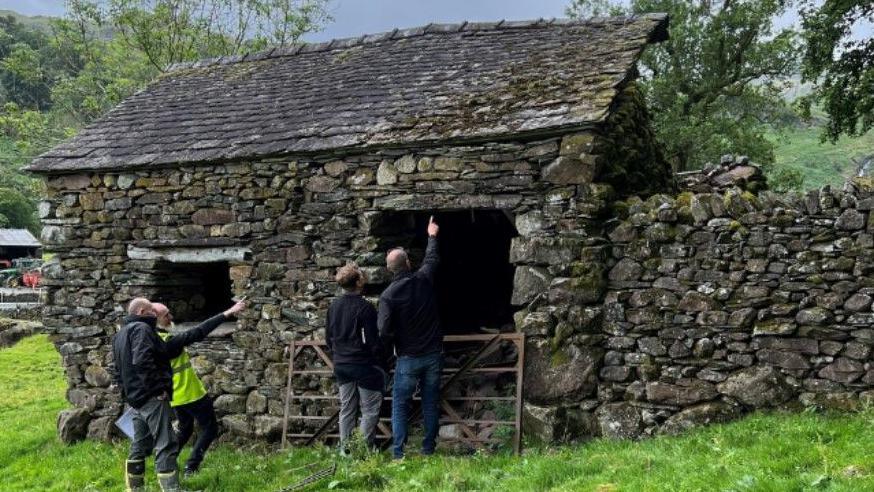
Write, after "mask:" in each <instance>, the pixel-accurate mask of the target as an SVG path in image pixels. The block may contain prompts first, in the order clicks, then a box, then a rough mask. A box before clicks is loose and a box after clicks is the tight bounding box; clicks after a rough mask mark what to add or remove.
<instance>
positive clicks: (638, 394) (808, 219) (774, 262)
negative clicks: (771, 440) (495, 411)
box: [548, 188, 874, 436]
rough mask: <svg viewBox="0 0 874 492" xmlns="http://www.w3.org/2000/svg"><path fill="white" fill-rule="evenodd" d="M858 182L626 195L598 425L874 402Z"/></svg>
mask: <svg viewBox="0 0 874 492" xmlns="http://www.w3.org/2000/svg"><path fill="white" fill-rule="evenodd" d="M848 189H849V191H836V190H832V189H829V188H824V189H822V190H820V191H811V192H809V193H807V194H804V195H777V194H774V193H770V192H763V193H761V194H759V195H758V196H754V195H751V194H749V193H746V192H741V191H739V190H729V191H728V192H726V193H723V194H691V193H683V194H680V195H679V196H676V197H669V196H665V195H655V196H652V197H650V198H648V199H647V200H646V201H642V200H640V199H638V198H631V199H629V200H627V201H625V202H621V203H617V204H615V207H614V208H615V209H616V211H617V215H618V219H617V220H615V221H614V222H613V223H612V227H611V230H610V231H609V234H608V236H609V239H610V249H609V251H610V254H609V263H610V269H609V272H608V274H607V279H608V286H609V287H608V288H609V290H608V292H607V293H606V295H605V300H604V305H603V316H604V318H603V325H602V327H601V332H602V335H603V337H604V341H603V345H602V347H603V350H604V357H603V360H602V365H601V366H600V369H599V371H598V384H597V396H596V395H595V394H593V395H592V398H596V399H597V403H596V402H591V403H586V402H583V406H582V409H584V410H585V409H587V408H590V407H592V408H594V407H597V410H594V414H593V417H591V418H590V423H589V425H590V427H591V428H592V429H593V430H594V431H595V432H596V433H600V434H604V435H612V436H637V435H641V434H651V433H654V432H657V431H660V430H661V431H667V432H676V431H678V430H683V429H685V428H687V427H689V426H691V425H696V424H701V423H705V422H712V421H722V420H727V419H730V418H733V417H735V416H737V415H739V414H741V413H742V412H745V411H749V410H752V409H760V408H769V407H775V406H780V407H784V406H785V407H801V406H819V407H831V408H842V409H851V408H856V407H857V406H858V403H859V401H860V399H861V400H868V399H870V398H871V397H872V394H874V393H872V392H871V389H872V384H874V366H872V364H871V362H870V355H871V347H872V345H874V330H872V326H871V325H872V322H874V313H872V307H871V306H872V297H874V278H872V276H871V273H872V271H874V214H872V213H871V210H872V209H874V195H872V194H871V193H869V192H867V191H859V190H855V189H854V188H848ZM572 410H573V411H579V409H578V408H575V409H572ZM565 412H566V413H567V412H568V411H567V410H565ZM567 420H568V419H567V418H564V420H562V419H558V421H559V422H558V425H559V426H561V425H564V426H567V425H568V424H567ZM576 420H577V421H580V420H581V419H580V417H579V415H577V416H576ZM555 421H556V418H555V417H554V418H553V419H552V421H551V423H552V424H553V428H554V427H555V424H556V422H555ZM582 421H583V422H584V423H585V422H586V421H585V419H582ZM553 428H550V429H548V430H552V429H553ZM584 430H586V427H582V430H581V429H580V428H578V429H577V432H581V431H584Z"/></svg>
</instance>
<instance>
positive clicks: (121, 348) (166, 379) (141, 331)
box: [112, 316, 173, 408]
mask: <svg viewBox="0 0 874 492" xmlns="http://www.w3.org/2000/svg"><path fill="white" fill-rule="evenodd" d="M154 323H155V320H154V318H148V317H140V316H128V317H127V318H125V325H124V326H123V327H122V329H121V330H120V331H119V332H118V333H116V334H115V336H114V337H113V339H112V352H113V354H112V355H113V359H114V362H115V371H116V378H117V382H118V383H119V384H120V385H121V388H122V390H123V391H124V397H125V400H127V402H128V404H130V405H131V406H132V407H134V408H139V407H140V406H141V405H143V404H144V403H145V402H146V401H148V399H149V398H150V397H152V396H156V395H160V394H161V393H167V394H168V395H169V394H171V393H172V391H173V386H172V372H171V369H170V359H169V357H168V356H167V353H166V350H165V348H164V343H163V342H162V341H161V339H160V338H159V337H158V334H157V333H156V332H155V326H154Z"/></svg>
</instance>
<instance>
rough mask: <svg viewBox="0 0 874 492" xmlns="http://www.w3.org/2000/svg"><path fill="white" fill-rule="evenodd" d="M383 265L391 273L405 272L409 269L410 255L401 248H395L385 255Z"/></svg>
mask: <svg viewBox="0 0 874 492" xmlns="http://www.w3.org/2000/svg"><path fill="white" fill-rule="evenodd" d="M385 266H386V268H388V271H390V272H391V273H393V274H398V273H402V272H407V271H409V270H410V268H411V267H410V257H409V256H407V252H406V251H404V250H403V248H395V249H393V250H391V251H389V252H388V255H386V257H385Z"/></svg>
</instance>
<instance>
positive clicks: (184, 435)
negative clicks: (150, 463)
mask: <svg viewBox="0 0 874 492" xmlns="http://www.w3.org/2000/svg"><path fill="white" fill-rule="evenodd" d="M175 410H176V418H177V419H178V420H179V448H180V449H182V446H185V443H186V442H188V439H189V438H190V437H191V433H192V432H193V431H194V421H195V420H196V421H197V425H198V426H199V427H200V434H199V435H198V436H197V442H195V443H194V448H193V449H192V450H191V456H189V457H188V461H186V462H185V468H189V469H197V468H198V467H199V466H200V462H201V461H203V457H204V456H205V455H206V450H207V449H208V448H209V445H210V444H212V441H213V440H215V438H216V435H218V424H217V423H216V418H215V409H214V408H213V406H212V398H210V397H209V396H204V397H203V398H201V399H199V400H197V401H193V402H191V403H186V404H185V405H179V406H178V407H176V408H175Z"/></svg>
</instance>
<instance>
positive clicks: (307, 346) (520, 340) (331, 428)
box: [282, 333, 525, 454]
mask: <svg viewBox="0 0 874 492" xmlns="http://www.w3.org/2000/svg"><path fill="white" fill-rule="evenodd" d="M443 343H444V350H445V351H446V353H447V354H452V355H453V357H452V359H453V360H456V361H457V362H458V363H457V364H455V365H453V366H449V365H448V364H447V366H446V367H444V368H443V375H442V384H441V391H440V396H441V401H440V408H441V410H442V414H441V417H440V423H441V425H444V424H457V425H458V429H460V431H461V432H460V434H459V435H458V436H457V437H448V438H447V437H441V438H440V439H441V440H444V441H446V440H452V441H461V442H463V443H465V444H467V445H469V446H471V447H476V448H481V447H484V446H486V445H487V444H489V443H493V442H497V441H500V440H499V439H496V438H494V437H493V435H494V431H495V430H496V429H498V428H499V427H510V428H512V429H513V439H512V442H513V450H514V451H515V452H516V454H518V453H519V452H520V451H521V449H522V380H523V369H524V366H525V335H524V334H522V333H498V334H477V335H447V336H445V337H443ZM507 344H512V347H507ZM325 345H326V344H325V341H324V340H293V341H292V342H291V343H290V344H289V347H288V353H289V361H288V381H287V384H286V395H285V418H284V419H283V425H282V447H283V448H284V447H286V445H287V444H288V442H289V441H290V440H297V441H303V442H305V443H306V444H307V445H310V444H312V443H314V442H316V441H317V440H319V439H322V438H337V437H339V434H338V431H337V420H338V418H339V415H340V412H339V410H338V411H334V412H332V414H331V415H304V414H302V413H300V412H295V411H294V410H292V408H293V406H292V402H303V401H307V400H324V401H326V402H331V403H335V402H336V403H337V404H338V403H339V402H338V400H339V396H338V395H337V394H336V391H333V392H331V394H324V392H316V391H307V392H303V393H300V394H296V393H295V391H294V381H295V378H296V377H300V376H306V375H315V376H317V377H319V378H333V369H334V364H333V362H332V361H331V358H330V356H329V355H328V354H327V352H326V351H325ZM507 348H510V349H511V353H512V352H513V350H512V349H515V360H514V361H512V362H510V363H509V365H506V364H505V363H504V362H503V361H501V363H499V364H497V365H496V364H495V363H494V361H492V362H491V363H490V362H489V360H488V359H489V356H490V355H494V354H495V353H496V352H498V351H499V350H503V349H507ZM305 350H306V351H312V352H313V353H314V355H315V358H314V361H315V364H314V366H309V367H298V366H299V365H302V364H303V365H305V364H306V363H305V362H303V363H301V362H298V361H300V360H301V359H302V358H301V354H302V353H303V352H304V351H305ZM462 352H463V354H461V353H462ZM392 373H393V371H392ZM478 373H480V374H489V375H498V374H503V373H512V374H513V375H514V376H515V389H514V394H513V395H512V396H494V395H489V396H486V395H463V396H461V395H453V394H452V391H453V389H454V387H455V386H456V385H457V383H458V382H459V381H461V380H462V379H463V378H465V377H468V376H471V375H476V374H478ZM385 399H386V400H388V401H390V400H391V396H390V395H388V396H386V398H385ZM414 400H419V398H418V397H416V398H414ZM470 402H494V403H495V404H501V402H505V403H506V404H509V405H510V408H512V418H505V419H500V418H497V416H496V417H495V418H476V417H474V418H464V417H463V416H462V413H463V412H460V411H459V410H458V405H462V404H465V403H470ZM420 415H421V407H418V409H414V410H413V412H412V413H411V416H410V420H411V421H412V420H415V419H417V418H418V417H419V416H420ZM306 420H314V421H320V422H321V425H320V426H319V427H318V429H316V430H314V431H310V432H306V431H305V432H289V422H295V421H306ZM390 421H391V419H390V418H389V417H381V418H380V420H379V423H378V424H377V439H382V440H385V442H388V441H390V439H391V427H390Z"/></svg>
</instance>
